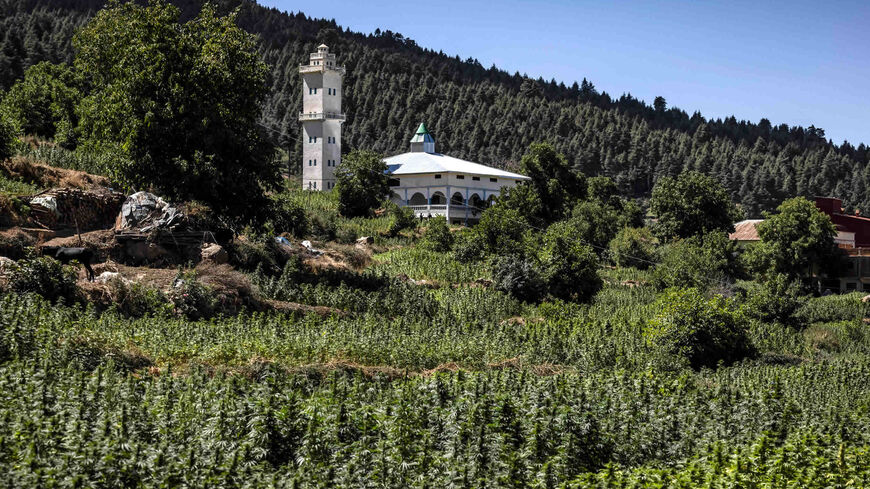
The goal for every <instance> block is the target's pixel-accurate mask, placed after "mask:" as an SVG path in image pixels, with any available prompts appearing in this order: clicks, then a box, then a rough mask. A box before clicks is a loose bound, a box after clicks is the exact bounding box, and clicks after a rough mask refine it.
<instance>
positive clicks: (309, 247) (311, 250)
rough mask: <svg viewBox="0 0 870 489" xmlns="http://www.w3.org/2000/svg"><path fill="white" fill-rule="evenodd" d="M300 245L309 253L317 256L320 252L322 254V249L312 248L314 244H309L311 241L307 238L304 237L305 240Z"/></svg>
mask: <svg viewBox="0 0 870 489" xmlns="http://www.w3.org/2000/svg"><path fill="white" fill-rule="evenodd" d="M302 246H303V247H304V248H305V249H306V250H308V252H309V253H311V254H313V255H315V256H318V255H322V254H323V251H322V250H318V249H316V248H314V245H312V244H311V241H308V240H307V239H306V240H305V241H303V242H302Z"/></svg>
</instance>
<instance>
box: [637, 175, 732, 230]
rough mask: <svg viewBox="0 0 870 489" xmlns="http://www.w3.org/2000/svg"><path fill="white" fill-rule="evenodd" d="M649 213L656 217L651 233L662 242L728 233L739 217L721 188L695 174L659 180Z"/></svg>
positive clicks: (717, 183)
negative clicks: (654, 231) (653, 230)
mask: <svg viewBox="0 0 870 489" xmlns="http://www.w3.org/2000/svg"><path fill="white" fill-rule="evenodd" d="M650 211H651V212H652V213H653V214H654V215H655V216H656V217H658V222H656V226H655V230H656V234H657V235H658V236H659V237H660V238H661V239H663V240H669V239H675V238H690V237H692V236H700V235H703V234H706V233H709V232H716V231H720V232H721V231H725V232H732V231H734V223H735V222H736V221H738V220H739V218H740V213H739V212H738V210H737V208H736V207H735V206H734V204H733V203H732V202H731V198H730V197H729V196H728V192H726V191H725V189H724V188H723V187H722V185H721V184H719V182H717V181H716V180H715V179H714V178H712V177H708V176H706V175H703V174H701V173H698V172H695V171H689V172H684V173H681V174H680V176H678V177H677V178H670V177H666V178H662V179H661V180H659V181H658V183H656V186H655V188H653V192H652V198H651V199H650Z"/></svg>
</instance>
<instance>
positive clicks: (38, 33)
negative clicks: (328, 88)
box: [0, 0, 870, 216]
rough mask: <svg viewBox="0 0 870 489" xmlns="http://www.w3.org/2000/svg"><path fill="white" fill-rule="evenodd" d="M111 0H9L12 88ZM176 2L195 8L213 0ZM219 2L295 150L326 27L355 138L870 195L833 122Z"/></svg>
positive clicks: (269, 115)
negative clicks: (701, 102)
mask: <svg viewBox="0 0 870 489" xmlns="http://www.w3.org/2000/svg"><path fill="white" fill-rule="evenodd" d="M102 3H103V2H102V1H100V0H65V1H60V2H56V1H53V2H41V1H37V0H4V1H3V2H0V32H3V34H2V37H0V89H8V87H9V86H10V85H11V84H12V83H14V81H15V79H17V78H18V77H20V76H21V74H22V73H23V70H24V69H25V68H26V67H27V66H29V65H31V64H34V63H35V62H38V61H41V60H46V59H47V60H51V61H54V62H62V61H68V60H69V59H71V47H70V45H69V42H68V41H69V38H70V36H71V35H72V33H73V32H74V30H75V29H76V28H77V27H78V26H80V25H81V24H82V22H83V21H84V20H86V18H87V17H88V16H90V15H91V14H92V12H93V11H94V10H95V9H97V8H99V7H100V6H101V4H102ZM173 3H175V4H178V5H179V6H180V7H182V9H183V10H184V12H185V15H186V16H191V15H193V14H194V13H195V12H198V10H199V8H200V6H201V4H202V2H201V1H199V0H186V1H182V0H179V1H174V2H173ZM217 3H219V4H220V5H221V8H222V10H225V11H226V10H230V9H231V8H233V7H236V6H240V8H241V15H240V17H239V23H240V24H241V25H242V27H244V28H245V29H247V30H249V31H251V32H255V33H258V34H259V35H260V36H261V42H262V46H261V50H262V53H263V56H264V58H265V59H266V61H267V62H268V63H269V64H270V65H271V66H272V70H273V77H272V80H271V83H272V92H271V95H270V98H269V100H268V103H267V105H266V106H267V111H266V113H265V114H264V115H263V123H264V125H266V126H267V127H268V128H269V132H270V133H271V134H272V136H273V137H274V138H275V140H276V141H277V142H278V143H279V144H281V145H282V146H284V147H286V148H288V149H290V150H291V154H298V153H299V147H298V144H299V143H298V131H299V125H298V123H297V122H296V120H295V117H296V113H297V111H298V108H299V105H300V95H299V94H300V88H299V83H300V81H299V77H298V74H297V71H296V68H297V65H298V64H300V63H303V62H305V60H306V59H307V54H308V53H309V52H311V51H312V50H313V49H314V47H315V45H316V44H317V43H319V42H321V41H323V42H327V43H328V44H330V46H331V47H332V48H333V50H334V51H336V52H337V53H338V55H339V58H340V60H341V62H342V63H343V64H345V65H346V66H347V68H348V76H347V80H346V90H345V107H346V112H347V113H348V114H349V122H348V123H347V125H346V126H345V128H346V132H345V148H347V149H354V148H367V149H373V150H377V151H381V152H384V153H392V152H397V151H401V150H403V149H404V148H405V147H406V140H407V139H408V136H409V133H410V131H411V130H412V129H413V127H414V126H415V125H416V124H417V123H419V121H421V120H425V121H426V123H427V124H428V125H429V127H430V128H431V129H432V130H433V132H434V133H435V135H436V137H437V138H438V143H439V148H440V149H441V150H442V151H445V152H450V153H451V154H454V155H456V156H460V157H465V158H470V159H474V160H478V161H481V162H484V163H488V164H494V165H507V166H509V165H511V164H513V163H514V162H516V161H517V160H518V159H519V157H520V155H521V154H522V153H523V151H524V150H525V149H526V148H527V147H528V145H529V143H531V142H534V141H539V140H549V141H551V142H552V143H553V144H554V145H555V147H556V148H557V149H558V150H559V151H561V152H562V153H564V154H565V155H566V156H567V157H568V158H569V160H570V161H572V163H573V164H574V165H575V167H576V168H578V169H580V170H582V171H584V172H585V173H587V174H605V175H608V176H611V177H612V178H613V179H614V180H615V181H616V182H617V184H618V185H619V187H620V188H621V189H622V191H623V192H625V193H626V194H630V195H634V196H647V195H648V194H649V191H650V190H651V188H652V185H653V184H654V183H655V182H656V181H657V179H658V178H660V177H661V176H665V175H675V174H677V173H679V172H680V171H681V170H683V169H687V168H688V169H696V170H700V171H702V172H705V173H709V174H713V175H715V176H716V177H717V178H718V179H719V180H720V181H722V182H723V183H724V184H725V185H726V187H727V189H728V190H729V191H730V192H731V194H732V196H733V197H734V199H735V201H737V202H738V203H740V204H742V206H743V207H744V209H745V210H746V213H747V214H748V215H750V216H755V215H758V214H759V213H760V210H763V209H772V208H773V207H775V206H776V204H778V203H779V202H780V201H782V200H783V199H784V198H786V197H788V196H793V195H814V194H827V195H836V196H839V197H842V198H843V199H844V200H845V201H846V204H847V205H848V206H849V207H858V208H865V209H867V208H870V195H868V194H867V193H866V192H865V190H864V189H865V188H867V186H868V183H870V170H868V158H870V152H868V149H867V147H865V146H864V145H863V144H862V145H860V146H858V147H857V148H856V147H854V146H852V145H850V144H843V145H840V146H837V145H834V144H832V143H831V142H829V141H827V140H826V138H825V135H824V131H823V130H822V129H818V128H815V127H810V128H800V127H788V126H786V125H774V124H772V123H771V122H770V121H767V120H766V119H763V120H762V121H760V122H759V123H757V124H755V123H749V122H745V121H737V120H736V119H735V118H733V117H730V118H727V119H725V120H706V119H704V118H703V117H702V116H701V115H700V114H699V113H694V114H692V115H691V116H690V115H689V114H688V113H686V112H684V111H682V110H679V109H675V108H672V109H667V108H666V107H665V106H664V105H663V104H658V105H657V106H656V107H651V106H648V105H646V104H644V103H643V102H641V101H638V100H636V99H634V98H632V97H631V96H628V95H623V96H622V97H620V98H618V99H617V98H614V97H611V96H610V95H608V94H606V93H600V92H598V91H597V90H596V89H595V87H594V86H593V84H592V83H590V82H587V81H586V80H583V82H582V83H580V84H578V83H572V81H566V82H565V83H564V84H563V83H559V82H556V81H546V80H544V79H537V80H535V79H528V78H526V77H524V76H522V75H520V74H519V73H517V74H513V75H512V74H509V73H506V72H504V71H500V70H498V69H497V68H496V67H492V68H489V69H487V68H485V67H483V66H481V65H480V63H479V62H477V61H476V60H473V59H469V60H464V61H463V60H460V59H458V58H452V57H449V56H447V55H445V54H444V53H440V52H435V51H432V50H428V49H424V48H421V47H420V46H418V45H417V44H416V43H415V42H414V41H413V40H411V39H407V38H404V37H403V36H402V35H401V34H398V33H393V32H390V31H385V32H380V31H377V32H376V33H375V34H373V35H363V34H358V33H353V32H349V31H346V30H344V29H342V28H341V27H340V26H338V25H337V24H336V23H335V22H334V21H326V20H314V19H309V18H308V17H306V16H305V15H304V14H302V13H299V14H295V15H287V14H284V13H281V12H279V11H277V10H275V9H267V8H264V7H261V6H259V5H256V4H254V3H252V2H247V1H243V0H221V1H219V2H217ZM662 95H664V96H665V97H666V96H667V95H668V94H662ZM292 161H295V159H294V160H292Z"/></svg>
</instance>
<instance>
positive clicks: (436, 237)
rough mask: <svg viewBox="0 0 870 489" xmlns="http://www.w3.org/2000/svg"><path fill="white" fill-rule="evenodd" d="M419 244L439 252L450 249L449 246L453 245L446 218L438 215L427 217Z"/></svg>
mask: <svg viewBox="0 0 870 489" xmlns="http://www.w3.org/2000/svg"><path fill="white" fill-rule="evenodd" d="M420 246H421V247H423V248H425V249H427V250H431V251H437V252H439V253H443V252H446V251H450V248H451V247H453V233H451V232H450V228H449V227H448V226H447V219H441V218H440V217H436V218H434V219H429V223H428V224H427V226H426V233H425V234H424V235H423V239H422V240H421V241H420Z"/></svg>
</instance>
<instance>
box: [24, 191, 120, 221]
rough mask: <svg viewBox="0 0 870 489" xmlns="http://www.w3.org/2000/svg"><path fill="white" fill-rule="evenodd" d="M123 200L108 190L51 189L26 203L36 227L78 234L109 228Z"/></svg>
mask: <svg viewBox="0 0 870 489" xmlns="http://www.w3.org/2000/svg"><path fill="white" fill-rule="evenodd" d="M125 198H126V197H125V196H124V194H122V193H120V192H113V191H111V190H108V189H95V190H81V189H76V188H53V189H51V190H46V191H44V192H40V193H38V194H36V195H34V196H32V197H30V198H29V199H27V203H28V205H29V206H30V210H31V216H32V217H33V219H34V220H35V221H36V223H37V224H39V225H41V226H43V227H45V228H48V229H61V228H70V229H76V230H78V231H80V232H81V231H91V230H94V229H106V228H108V227H111V226H112V223H113V222H114V220H115V216H116V215H118V212H119V211H120V210H121V205H122V204H123V203H124V199H125Z"/></svg>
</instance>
